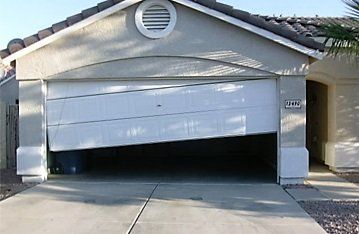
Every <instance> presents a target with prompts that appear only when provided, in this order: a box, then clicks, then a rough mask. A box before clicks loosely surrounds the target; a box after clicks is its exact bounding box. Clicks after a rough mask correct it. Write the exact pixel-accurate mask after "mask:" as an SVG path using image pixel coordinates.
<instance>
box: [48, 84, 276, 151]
mask: <svg viewBox="0 0 359 234" xmlns="http://www.w3.org/2000/svg"><path fill="white" fill-rule="evenodd" d="M172 82H174V84H173V86H171V81H166V82H162V84H161V83H157V84H156V83H153V82H149V81H133V82H121V81H116V82H67V83H64V82H53V83H49V88H48V98H47V127H48V140H49V146H50V150H51V151H55V152H56V151H68V150H79V149H93V148H103V147H116V146H125V145H139V144H148V143H158V142H171V141H183V140H194V139H206V138H217V137H227V136H243V135H250V134H260V133H271V132H276V131H277V117H276V116H277V108H276V107H277V104H276V82H275V80H273V79H266V80H251V81H227V82H212V83H209V82H207V83H203V81H202V82H199V81H198V82H197V83H195V82H194V81H191V82H190V83H189V84H187V83H186V82H183V84H181V85H179V84H178V82H177V83H176V84H175V81H172ZM163 83H167V85H163Z"/></svg>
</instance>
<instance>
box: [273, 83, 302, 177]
mask: <svg viewBox="0 0 359 234" xmlns="http://www.w3.org/2000/svg"><path fill="white" fill-rule="evenodd" d="M278 83H279V89H280V90H279V92H280V94H279V95H280V97H279V108H280V120H279V121H280V130H279V132H280V134H279V138H280V139H279V142H280V146H279V147H280V153H279V156H278V175H279V180H280V183H281V184H296V183H303V182H304V181H303V179H304V178H305V177H307V176H308V166H309V165H308V156H309V155H308V151H307V149H306V145H305V130H306V127H305V126H306V92H305V90H306V80H305V77H304V76H282V77H280V79H279V81H278ZM287 101H300V107H289V106H287V105H286V102H287Z"/></svg>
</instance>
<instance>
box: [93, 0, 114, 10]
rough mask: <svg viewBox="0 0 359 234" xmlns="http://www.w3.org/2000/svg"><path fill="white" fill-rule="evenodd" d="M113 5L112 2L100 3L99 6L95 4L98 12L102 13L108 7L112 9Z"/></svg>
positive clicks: (109, 0) (110, 0) (108, 0)
mask: <svg viewBox="0 0 359 234" xmlns="http://www.w3.org/2000/svg"><path fill="white" fill-rule="evenodd" d="M113 5H114V3H113V1H112V0H107V1H104V2H100V3H99V4H97V7H98V10H99V11H103V10H105V9H107V8H109V7H112V6H113Z"/></svg>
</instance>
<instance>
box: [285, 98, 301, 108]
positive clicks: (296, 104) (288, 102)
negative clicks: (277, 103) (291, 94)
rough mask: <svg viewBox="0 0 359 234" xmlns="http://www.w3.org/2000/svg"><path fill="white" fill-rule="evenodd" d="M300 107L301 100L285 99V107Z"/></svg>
mask: <svg viewBox="0 0 359 234" xmlns="http://www.w3.org/2000/svg"><path fill="white" fill-rule="evenodd" d="M300 108H302V100H299V99H297V100H285V109H300Z"/></svg>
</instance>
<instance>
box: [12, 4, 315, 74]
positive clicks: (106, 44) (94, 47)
mask: <svg viewBox="0 0 359 234" xmlns="http://www.w3.org/2000/svg"><path fill="white" fill-rule="evenodd" d="M136 7H137V6H132V7H130V8H128V9H127V10H125V11H121V12H118V13H115V14H113V15H112V16H109V17H107V18H105V19H102V20H101V21H98V22H96V23H94V24H92V25H90V26H87V27H85V28H83V29H81V30H78V31H76V32H74V33H72V34H71V35H69V36H66V37H64V38H61V39H59V40H57V41H55V42H53V43H51V44H49V45H47V46H45V47H43V48H41V49H38V50H36V51H34V52H33V53H31V54H29V55H27V56H24V57H22V58H20V59H19V60H18V61H17V62H18V71H17V72H18V73H17V74H18V77H19V79H37V78H46V77H49V76H52V75H56V74H59V73H62V72H65V71H69V70H72V69H77V68H80V67H84V66H88V65H94V64H98V63H103V62H104V61H113V60H121V59H128V58H137V57H148V56H177V57H178V56H179V57H187V58H202V59H209V60H214V61H220V62H225V63H229V64H232V65H231V66H234V65H242V66H247V67H252V68H256V69H260V70H264V71H269V72H273V73H278V74H285V75H293V74H294V75H297V74H305V73H306V72H307V68H308V57H307V56H305V55H303V54H300V53H298V52H296V51H294V50H291V49H288V48H287V47H284V46H281V45H279V44H277V43H275V42H272V41H269V40H267V39H264V38H262V37H260V36H257V35H255V34H253V33H249V32H247V31H245V30H242V29H239V28H238V27H235V26H232V25H230V24H228V23H225V22H222V21H220V20H218V19H215V18H213V17H210V16H207V15H205V14H202V13H199V12H197V11H194V10H191V9H188V8H186V7H183V6H180V5H176V9H177V11H178V12H177V15H178V20H177V24H176V27H175V29H174V31H173V32H172V33H171V34H170V35H169V36H168V37H166V38H162V39H158V40H152V39H148V38H146V37H144V36H143V35H142V34H140V33H139V32H138V30H137V28H136V26H135V21H134V19H135V16H134V13H135V10H136ZM183 62H184V63H182V64H181V66H183V69H184V71H186V69H187V67H188V66H187V65H188V64H187V63H191V61H183ZM143 64H144V65H143V66H148V63H147V62H145V63H143ZM223 65H224V64H222V66H221V65H218V66H217V67H216V69H214V70H213V74H211V73H207V74H205V75H206V76H212V75H217V76H221V75H222V74H221V71H222V72H223V73H224V74H226V72H228V69H230V68H228V66H223ZM153 66H156V67H155V68H151V69H152V70H155V69H160V70H162V69H163V68H164V67H163V66H158V65H156V64H154V65H153ZM142 68H143V67H142V66H141V65H140V66H136V67H130V68H127V69H140V70H141V69H142ZM97 72H101V70H97ZM179 74H180V73H179ZM194 75H196V74H194ZM197 75H201V74H197ZM143 76H146V74H143ZM89 77H91V76H89Z"/></svg>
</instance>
